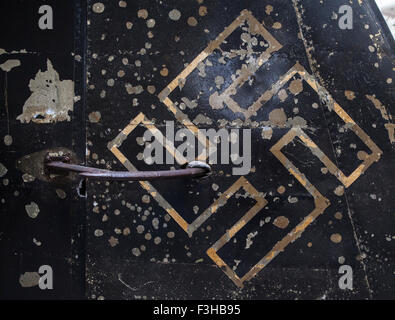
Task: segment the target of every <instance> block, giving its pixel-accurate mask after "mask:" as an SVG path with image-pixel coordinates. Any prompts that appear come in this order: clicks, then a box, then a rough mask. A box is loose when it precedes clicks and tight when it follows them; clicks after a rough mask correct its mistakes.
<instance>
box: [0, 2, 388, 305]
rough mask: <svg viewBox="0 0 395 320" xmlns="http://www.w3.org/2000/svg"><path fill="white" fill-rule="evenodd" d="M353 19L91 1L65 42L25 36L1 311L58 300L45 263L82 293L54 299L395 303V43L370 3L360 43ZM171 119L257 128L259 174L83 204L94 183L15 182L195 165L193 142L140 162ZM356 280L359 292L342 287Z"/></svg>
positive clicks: (291, 9) (75, 11)
mask: <svg viewBox="0 0 395 320" xmlns="http://www.w3.org/2000/svg"><path fill="white" fill-rule="evenodd" d="M312 2H313V3H312ZM21 3H22V4H21V6H22V5H23V1H22V2H21ZM60 3H61V2H60ZM70 3H71V2H70ZM24 4H26V2H25V3H24ZM343 4H344V1H340V0H323V1H302V0H293V1H285V0H284V1H279V0H277V1H270V0H267V1H266V0H265V1H262V0H260V1H244V2H241V1H240V2H236V3H234V2H230V1H218V0H217V1H207V0H198V1H195V0H189V1H186V0H183V1H179V0H178V1H143V0H139V1H130V0H128V1H127V0H125V1H109V0H108V1H103V0H102V1H100V2H98V1H95V0H89V1H88V3H87V4H86V12H87V17H86V20H87V21H84V16H81V18H80V19H78V17H79V14H81V12H83V11H79V10H81V8H84V4H82V3H81V2H80V1H74V2H73V5H70V6H69V7H68V8H69V10H70V12H69V18H70V19H71V20H70V21H73V22H72V23H71V24H72V25H74V29H72V30H69V29H67V30H66V29H65V28H64V29H62V30H63V32H64V34H62V33H59V34H58V33H53V34H52V35H51V37H49V38H48V43H46V42H45V39H44V40H41V41H40V42H41V43H29V42H23V40H20V42H15V41H14V39H13V38H12V37H10V36H8V38H6V40H7V41H5V42H7V43H8V45H7V46H6V45H3V46H0V47H2V48H4V49H5V51H6V52H5V53H3V54H2V55H0V58H1V59H2V60H1V61H0V64H2V63H5V62H6V61H7V59H8V60H9V59H14V60H15V59H19V60H20V62H21V65H20V66H16V64H17V63H15V62H8V64H6V65H4V66H3V67H4V68H6V69H7V68H11V67H12V69H11V70H10V71H8V72H6V71H2V70H1V73H0V74H1V76H0V77H1V78H0V79H1V81H2V84H3V88H5V89H4V90H3V91H2V96H1V97H2V101H3V102H4V105H6V101H8V108H7V109H6V108H2V109H1V117H2V118H1V121H2V123H3V126H2V128H1V130H2V131H1V133H2V137H5V136H6V135H11V136H12V137H13V140H14V141H13V143H12V144H11V145H6V144H3V145H2V149H1V154H2V155H4V156H2V158H1V160H0V162H1V163H2V164H4V166H5V167H6V168H7V172H6V174H4V176H2V177H1V179H3V183H2V185H1V188H2V190H3V189H4V193H3V191H2V195H1V198H2V203H1V206H2V211H1V213H2V215H1V219H2V220H0V221H1V229H0V243H1V253H2V257H6V261H7V263H6V264H0V268H1V270H2V272H1V278H0V279H2V281H5V283H6V286H0V295H1V296H5V297H9V296H26V297H29V296H31V295H33V294H36V293H37V292H40V290H39V289H38V288H37V286H35V287H34V286H33V287H32V288H26V287H22V286H21V284H20V283H21V280H20V276H21V275H22V274H24V272H33V271H36V269H37V268H38V266H39V265H41V264H46V263H45V262H47V264H51V263H52V264H54V273H55V275H56V272H57V270H62V274H61V275H60V276H59V277H60V279H62V282H63V283H66V284H64V287H62V290H61V291H59V292H55V297H64V296H74V297H87V298H89V299H192V298H193V299H213V298H217V299H343V298H352V299H361V298H363V299H365V298H367V299H372V298H376V299H377V298H393V297H394V295H395V278H394V274H395V254H394V252H395V250H394V249H395V248H394V243H395V234H394V229H395V220H394V219H395V217H394V211H393V207H394V201H393V197H392V194H393V192H394V191H393V187H392V180H393V176H394V175H393V160H394V154H393V152H394V144H395V138H394V124H393V120H392V114H393V112H394V111H393V110H394V109H393V106H394V102H395V95H394V84H393V81H394V80H395V79H394V76H395V63H394V41H393V39H392V38H390V33H389V31H388V29H386V27H385V22H384V20H383V19H382V17H381V16H379V13H378V10H377V8H376V7H375V6H374V5H373V3H372V2H371V1H365V0H363V1H362V0H361V1H350V3H349V5H350V6H351V7H352V9H353V17H354V21H353V23H354V25H353V29H352V30H340V29H339V26H338V23H339V18H340V15H339V14H338V9H339V7H340V6H341V5H343ZM32 7H33V9H34V10H36V8H35V7H34V5H32ZM71 7H72V8H71ZM59 8H60V9H61V10H65V9H64V8H61V7H59ZM59 8H58V9H59ZM14 9H15V11H17V10H16V9H17V8H14ZM65 12H67V11H65ZM65 16H67V15H65ZM73 19H74V20H73ZM55 21H56V20H55ZM26 23H27V22H26ZM79 23H81V24H82V25H85V24H86V28H87V30H86V32H87V33H86V51H85V50H84V41H83V39H82V38H81V34H79V33H78V30H80V29H79V28H82V26H81V25H80V24H79ZM27 24H28V23H27ZM66 24H67V23H66V22H65V23H63V25H66ZM3 29H4V28H3ZM16 29H17V28H16ZM17 30H18V29H17ZM82 30H83V29H82ZM20 33H21V35H22V34H23V32H22V31H20ZM37 37H38V36H36V38H37ZM61 37H63V38H64V39H68V40H67V41H64V43H62V46H64V47H61V46H60V45H59V41H57V42H56V45H55V44H54V41H53V39H54V38H57V39H59V38H61ZM34 39H35V37H34V36H33V37H31V41H32V42H34ZM40 39H41V38H40ZM351 40H352V41H351ZM25 41H26V40H25ZM23 48H26V51H27V52H40V54H26V53H21V52H20V50H21V49H23ZM13 50H15V51H18V50H19V51H18V52H14V53H11V52H12V51H13ZM85 53H86V60H85ZM48 60H49V61H50V62H51V64H48ZM84 63H86V64H84ZM84 66H86V77H87V78H86V88H85V89H86V91H84V90H83V87H82V84H83V83H85V80H84V77H83V74H82V73H81V72H82V71H81V70H84V69H83V67H84ZM39 69H40V70H41V71H43V72H44V71H45V70H46V71H47V72H48V73H46V74H44V75H40V74H38V70H39ZM56 74H58V75H59V79H58V78H57V76H56ZM47 76H48V77H50V79H53V80H54V81H55V84H56V88H60V90H58V91H57V95H56V98H55V99H54V100H55V101H53V100H52V96H50V97H51V99H50V100H48V101H47V103H44V104H43V105H44V106H45V108H34V107H35V105H34V104H33V103H31V102H32V101H34V99H35V97H36V95H35V94H37V92H42V91H35V90H32V88H30V89H29V87H28V84H29V81H30V80H31V79H35V81H36V82H37V83H39V84H40V83H41V82H40V81H41V78H43V77H44V78H45V77H47ZM17 80H19V81H17ZM68 80H72V81H74V85H75V87H74V91H75V92H74V94H73V95H74V98H73V100H74V104H70V103H69V102H68V101H69V98H70V97H71V96H72V95H71V92H70V91H69V90H68V87H67V86H68V82H67V81H68ZM63 81H66V82H63ZM11 83H12V84H13V86H10V84H11ZM6 84H8V85H6ZM32 87H33V86H32ZM38 87H39V86H38ZM49 88H52V87H51V85H50V87H49ZM33 89H34V88H33ZM49 91H51V90H49ZM45 92H46V91H45ZM85 93H86V100H85ZM44 96H45V98H42V99H49V98H48V97H47V95H46V94H45V95H44ZM48 96H49V95H48ZM29 97H30V98H29ZM40 97H41V96H40ZM57 98H59V99H60V100H61V101H63V102H64V103H57ZM29 99H30V100H29ZM37 99H38V98H37ZM40 99H41V98H40ZM40 101H41V100H40ZM48 105H51V106H52V108H55V110H57V112H55V114H54V115H53V114H52V113H49V112H47V111H48ZM71 107H73V108H71ZM7 110H8V111H7ZM20 115H22V116H20ZM67 116H69V117H70V119H67ZM28 120H29V121H28ZM166 121H174V122H175V127H176V128H175V129H176V130H178V129H187V130H188V132H190V133H191V134H194V135H198V133H199V132H200V130H202V129H209V128H212V129H215V130H219V129H222V128H224V129H227V130H232V129H251V137H252V142H251V153H252V161H251V170H250V172H249V173H248V174H244V175H241V176H240V175H238V176H237V175H233V174H232V169H233V167H234V166H233V165H231V164H213V165H212V169H213V174H212V175H211V176H209V177H208V178H205V179H202V180H199V181H189V180H179V181H174V182H173V181H172V182H168V181H163V182H157V181H155V182H150V183H148V182H133V183H127V182H122V183H118V182H88V183H87V186H86V194H87V197H86V198H84V197H81V195H80V196H79V195H78V192H77V191H78V190H79V192H81V188H78V187H77V185H76V184H78V181H77V182H75V183H74V184H73V185H72V186H67V185H66V186H61V187H60V186H56V187H55V186H53V185H51V184H48V183H46V182H42V181H40V180H39V179H36V180H34V181H33V182H26V181H25V180H27V181H28V180H29V177H28V176H24V178H23V177H22V174H23V172H21V171H20V170H18V169H16V168H15V161H16V160H17V159H20V158H21V157H23V156H26V155H28V154H32V153H34V152H39V151H42V150H44V149H47V148H51V147H52V148H53V147H62V148H64V149H68V150H71V151H73V152H74V153H75V154H76V157H77V159H78V160H79V162H80V163H86V164H88V165H90V166H95V167H100V168H107V169H112V170H131V171H134V170H136V169H137V170H153V169H169V168H171V167H176V168H177V167H179V164H178V163H182V162H183V161H184V160H185V159H184V155H182V154H178V153H177V152H175V151H174V148H176V147H177V146H178V145H179V144H180V142H177V143H175V144H174V146H170V147H168V149H167V151H166V152H167V153H168V155H170V158H171V157H172V156H171V155H173V156H174V158H175V159H174V164H167V165H166V164H163V165H147V164H146V163H145V162H144V159H143V156H142V154H143V151H144V141H143V138H142V137H143V135H144V132H145V131H146V130H152V131H154V130H159V131H160V132H161V133H162V134H163V135H165V132H166ZM8 124H9V126H7V125H8ZM8 128H9V129H8ZM85 129H86V136H85ZM26 137H28V138H26ZM8 140H9V138H7V139H6V140H5V141H6V142H7V143H8V142H9V141H8ZM199 141H200V140H199ZM200 142H201V141H200ZM201 160H205V159H204V158H203V159H201ZM19 167H21V164H19ZM22 167H23V166H22ZM0 169H1V170H3V169H2V168H1V167H0ZM25 169H26V168H25ZM2 172H4V170H3V171H2ZM4 179H8V180H9V181H5V182H4ZM22 181H23V182H22ZM58 189H62V190H63V191H64V192H65V193H66V194H67V197H66V198H64V197H63V196H64V194H63V193H62V192H60V191H59V190H58ZM15 190H19V192H20V194H19V196H18V197H16V196H15ZM21 190H22V192H21ZM56 190H58V191H56ZM3 194H4V195H3ZM3 199H4V201H3ZM32 202H34V203H36V204H37V205H38V207H39V209H40V212H39V213H38V216H37V217H35V218H32V217H34V216H35V214H36V213H37V210H36V209H37V208H36V207H35V206H34V205H31V203H32ZM26 205H29V206H28V207H27V209H26V207H25V206H26ZM85 206H86V207H85ZM54 208H56V209H54ZM58 208H61V209H58ZM49 213H52V215H49ZM47 215H48V217H49V218H50V219H49V220H48V221H47V220H45V219H44V220H41V219H43V218H44V217H46V216H47ZM65 226H66V227H65ZM60 231H61V232H62V233H60ZM21 233H23V234H24V235H23V236H21ZM32 238H34V239H35V240H36V241H33V242H32ZM37 240H39V241H41V245H37V243H38V242H37ZM31 247H33V248H34V249H32V248H31ZM48 259H50V260H48ZM51 259H52V260H51ZM26 261H28V262H26ZM48 261H49V262H48ZM55 261H58V264H56V262H55ZM32 263H33V264H32ZM16 265H17V266H18V267H17V268H15V266H16ZM341 265H349V266H351V267H352V269H353V273H354V277H353V279H354V281H353V290H341V289H340V288H339V286H338V279H339V277H340V275H339V273H338V270H339V267H340V266H341ZM10 274H12V276H9V275H10ZM25 278H27V276H26V275H25ZM22 283H24V282H23V281H22ZM85 284H86V286H85V289H83V287H84V286H83V285H85ZM3 288H11V289H12V290H11V289H10V291H8V290H3ZM76 288H77V289H76ZM1 290H2V291H1ZM10 292H11V293H10ZM41 294H42V295H45V296H49V294H48V293H42V292H41Z"/></svg>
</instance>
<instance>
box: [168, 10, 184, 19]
mask: <svg viewBox="0 0 395 320" xmlns="http://www.w3.org/2000/svg"><path fill="white" fill-rule="evenodd" d="M169 18H170V19H171V20H173V21H178V20H180V18H181V12H180V11H178V10H177V9H173V10H171V11H170V12H169Z"/></svg>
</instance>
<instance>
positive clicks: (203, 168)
mask: <svg viewBox="0 0 395 320" xmlns="http://www.w3.org/2000/svg"><path fill="white" fill-rule="evenodd" d="M68 162H70V158H69V157H68V156H67V155H66V156H59V157H51V156H47V157H46V158H45V160H44V168H45V171H46V173H47V174H57V173H61V172H76V173H78V174H79V176H80V177H82V178H89V179H95V180H106V181H108V180H118V181H152V180H164V179H177V178H201V177H204V176H207V175H208V174H209V173H210V172H211V169H210V166H208V165H207V164H205V163H203V162H199V161H193V162H191V163H189V164H188V165H187V168H184V169H177V170H159V171H135V172H130V171H111V170H105V169H98V168H92V167H85V166H80V165H77V164H71V163H68Z"/></svg>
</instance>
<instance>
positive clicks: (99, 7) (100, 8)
mask: <svg viewBox="0 0 395 320" xmlns="http://www.w3.org/2000/svg"><path fill="white" fill-rule="evenodd" d="M104 8H105V7H104V4H103V3H101V2H96V3H94V4H93V6H92V10H93V12H94V13H103V12H104Z"/></svg>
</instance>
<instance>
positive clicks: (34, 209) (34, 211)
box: [25, 202, 40, 219]
mask: <svg viewBox="0 0 395 320" xmlns="http://www.w3.org/2000/svg"><path fill="white" fill-rule="evenodd" d="M25 210H26V213H27V215H28V216H29V217H30V218H32V219H35V218H37V216H38V214H39V212H40V208H39V207H38V205H37V203H35V202H31V203H30V204H27V205H25Z"/></svg>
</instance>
